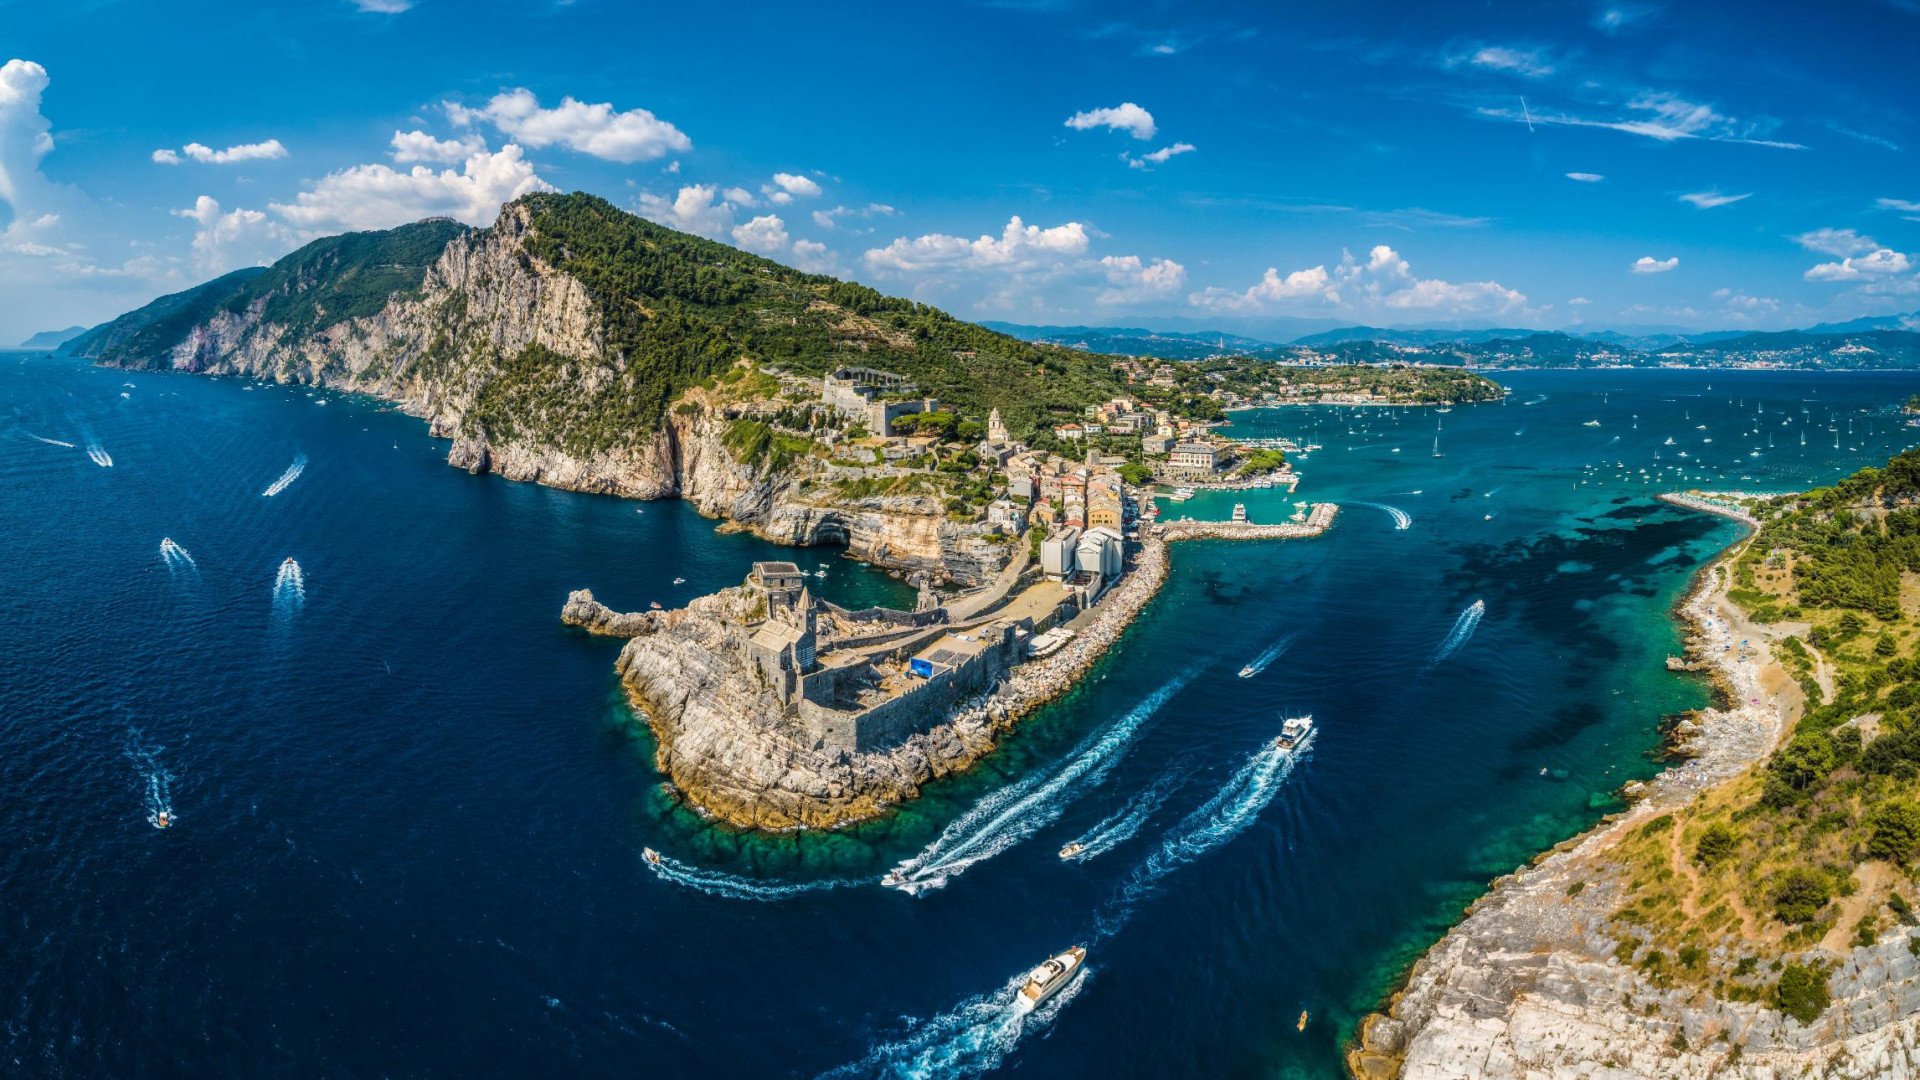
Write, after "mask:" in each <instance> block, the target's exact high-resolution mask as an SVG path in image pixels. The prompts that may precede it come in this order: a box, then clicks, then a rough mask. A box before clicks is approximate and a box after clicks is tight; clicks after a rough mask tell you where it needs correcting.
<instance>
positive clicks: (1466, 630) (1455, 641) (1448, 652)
mask: <svg viewBox="0 0 1920 1080" xmlns="http://www.w3.org/2000/svg"><path fill="white" fill-rule="evenodd" d="M1486 613H1487V602H1486V601H1485V600H1475V601H1474V602H1473V603H1471V604H1468V605H1467V609H1466V610H1465V611H1462V612H1461V613H1460V617H1459V618H1457V619H1455V620H1453V629H1452V630H1449V631H1447V640H1445V641H1443V642H1441V643H1440V651H1439V652H1436V653H1434V654H1433V663H1434V664H1437V663H1439V662H1440V661H1442V660H1445V659H1446V658H1447V657H1449V656H1452V655H1453V654H1454V653H1456V652H1459V651H1460V646H1462V645H1465V644H1466V643H1467V639H1468V638H1470V637H1472V636H1473V632H1474V630H1476V629H1478V628H1479V626H1480V618H1481V616H1483V615H1485V614H1486ZM1428 666H1432V665H1431V664H1429V665H1428Z"/></svg>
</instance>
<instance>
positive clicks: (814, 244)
mask: <svg viewBox="0 0 1920 1080" xmlns="http://www.w3.org/2000/svg"><path fill="white" fill-rule="evenodd" d="M839 264H840V260H839V259H837V258H835V257H834V254H833V252H831V251H828V250H827V245H825V244H822V243H820V242H819V241H817V240H795V241H794V242H793V265H794V266H796V267H798V268H799V269H800V270H802V271H804V272H806V273H809V274H831V273H833V272H835V271H836V270H838V269H839Z"/></svg>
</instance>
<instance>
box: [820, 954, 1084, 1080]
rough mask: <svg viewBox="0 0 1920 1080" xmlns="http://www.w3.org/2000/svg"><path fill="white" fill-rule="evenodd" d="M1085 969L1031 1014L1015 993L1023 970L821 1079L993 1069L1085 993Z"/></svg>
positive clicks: (920, 1078) (919, 1079)
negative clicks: (1024, 1038)
mask: <svg viewBox="0 0 1920 1080" xmlns="http://www.w3.org/2000/svg"><path fill="white" fill-rule="evenodd" d="M1080 970H1081V974H1079V975H1077V976H1075V977H1074V980H1073V981H1072V982H1070V983H1068V984H1067V986H1066V988H1065V989H1063V990H1061V991H1060V992H1059V993H1058V994H1055V995H1054V996H1053V997H1051V998H1049V999H1048V1000H1047V1002H1046V1004H1044V1005H1042V1006H1040V1007H1039V1008H1038V1009H1035V1010H1033V1011H1032V1012H1030V1013H1022V1012H1020V1011H1019V1010H1018V1009H1016V1008H1015V1007H1014V999H1015V996H1016V995H1018V994H1019V992H1020V987H1021V985H1022V984H1023V983H1025V982H1026V980H1027V972H1025V971H1022V972H1021V973H1020V974H1018V975H1015V976H1014V977H1013V978H1012V979H1010V980H1008V982H1007V984H1006V985H1005V986H1002V987H1000V988H999V989H998V990H994V991H992V992H990V993H985V994H976V995H975V996H973V997H970V998H968V999H967V1000H965V1001H963V1002H961V1003H960V1004H958V1005H956V1006H954V1007H953V1008H951V1009H949V1010H947V1011H946V1012H944V1013H941V1014H940V1015H939V1016H936V1017H934V1018H933V1019H931V1020H927V1021H925V1022H923V1023H920V1024H918V1025H917V1026H915V1027H914V1029H913V1031H912V1032H911V1033H909V1034H908V1035H906V1036H905V1037H903V1038H901V1039H898V1040H895V1041H893V1042H886V1043H881V1044H880V1045H878V1046H875V1047H874V1048H873V1049H872V1050H870V1051H868V1053H867V1056H866V1057H864V1058H862V1059H861V1060H859V1061H856V1062H854V1063H853V1064H851V1065H842V1066H841V1067H840V1068H837V1069H834V1070H832V1071H830V1072H826V1073H822V1074H821V1080H826V1078H828V1077H856V1076H884V1077H902V1078H910V1080H932V1078H934V1077H939V1078H942V1080H945V1078H947V1077H957V1076H979V1075H980V1074H982V1073H988V1072H992V1071H993V1070H994V1069H996V1068H999V1067H1000V1063H1001V1062H1003V1061H1005V1060H1006V1058H1007V1055H1008V1054H1010V1053H1012V1052H1013V1048H1014V1047H1015V1046H1017V1045H1019V1042H1020V1038H1021V1036H1023V1035H1025V1034H1026V1033H1027V1032H1028V1031H1038V1030H1040V1029H1043V1028H1045V1027H1046V1026H1047V1025H1049V1024H1051V1023H1052V1022H1053V1019H1054V1017H1056V1016H1059V1015H1060V1011H1061V1010H1062V1009H1064V1008H1066V1007H1067V1005H1068V1003H1069V1002H1071V1001H1072V1000H1073V999H1074V998H1076V997H1078V996H1080V990H1081V988H1082V987H1084V986H1085V985H1086V983H1087V977H1088V976H1087V974H1086V968H1085V966H1082V967H1081V969H1080Z"/></svg>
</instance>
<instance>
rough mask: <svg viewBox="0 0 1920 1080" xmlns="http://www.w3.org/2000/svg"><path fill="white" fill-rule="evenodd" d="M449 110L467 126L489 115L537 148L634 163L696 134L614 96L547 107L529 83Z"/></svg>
mask: <svg viewBox="0 0 1920 1080" xmlns="http://www.w3.org/2000/svg"><path fill="white" fill-rule="evenodd" d="M446 110H447V116H448V117H449V118H451V119H452V120H453V122H454V123H456V124H459V125H461V126H462V127H465V126H468V125H471V124H474V123H478V122H479V121H482V120H484V121H487V122H488V123H491V124H493V125H494V126H495V127H497V128H499V129H500V130H501V131H504V132H506V133H507V134H508V135H509V136H511V137H512V138H514V139H515V140H517V141H519V142H521V143H524V144H526V145H527V146H531V147H533V148H534V149H536V150H539V149H542V148H545V147H548V146H554V145H560V146H564V147H567V148H568V149H570V150H577V151H579V152H580V153H583V154H588V155H591V156H593V157H597V158H601V159H603V160H606V161H618V162H622V163H628V164H631V163H632V162H636V161H653V160H655V159H658V158H662V157H665V156H667V155H668V154H670V153H683V152H685V151H688V150H691V149H693V140H691V139H689V138H687V136H686V135H685V134H684V133H683V132H681V130H680V129H679V128H676V127H674V126H673V125H672V124H670V123H668V122H667V121H665V120H662V119H660V118H659V117H657V116H655V115H653V114H652V113H650V112H648V111H647V110H645V109H630V110H628V111H627V112H615V111H614V108H613V105H612V104H611V103H609V102H601V103H600V104H598V105H589V104H587V103H585V102H582V101H576V100H574V99H573V98H570V97H568V98H562V99H561V100H560V106H559V107H558V108H554V109H543V108H541V107H540V99H539V98H537V97H535V96H534V94H533V91H531V90H528V89H525V88H524V87H522V88H519V89H514V90H509V91H507V92H505V93H502V94H496V95H494V97H493V100H491V101H489V102H487V103H486V104H485V105H484V106H481V107H480V108H478V109H469V108H467V107H465V106H463V105H459V104H456V103H454V102H451V101H450V102H447V103H446Z"/></svg>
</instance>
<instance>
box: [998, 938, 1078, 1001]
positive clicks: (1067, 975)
mask: <svg viewBox="0 0 1920 1080" xmlns="http://www.w3.org/2000/svg"><path fill="white" fill-rule="evenodd" d="M1086 962H1087V950H1086V948H1085V947H1083V946H1080V945H1075V946H1074V947H1073V948H1071V949H1068V950H1067V951H1066V952H1063V953H1060V954H1059V955H1057V956H1050V957H1048V958H1047V959H1046V961H1045V962H1044V963H1042V964H1041V965H1040V966H1039V967H1037V968H1034V969H1033V970H1032V971H1030V972H1028V973H1027V981H1026V982H1024V983H1022V984H1021V985H1020V992H1019V993H1018V994H1015V995H1014V997H1013V1007H1014V1009H1015V1010H1016V1011H1018V1012H1022V1013H1030V1012H1032V1011H1033V1010H1035V1009H1037V1008H1039V1007H1040V1006H1042V1005H1044V1004H1046V1003H1047V1000H1048V999H1049V998H1051V997H1053V995H1055V994H1057V993H1059V992H1060V991H1062V990H1064V989H1066V988H1067V984H1068V983H1070V982H1072V981H1073V977H1074V976H1075V975H1078V974H1079V973H1080V968H1081V965H1083V964H1085V963H1086Z"/></svg>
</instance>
